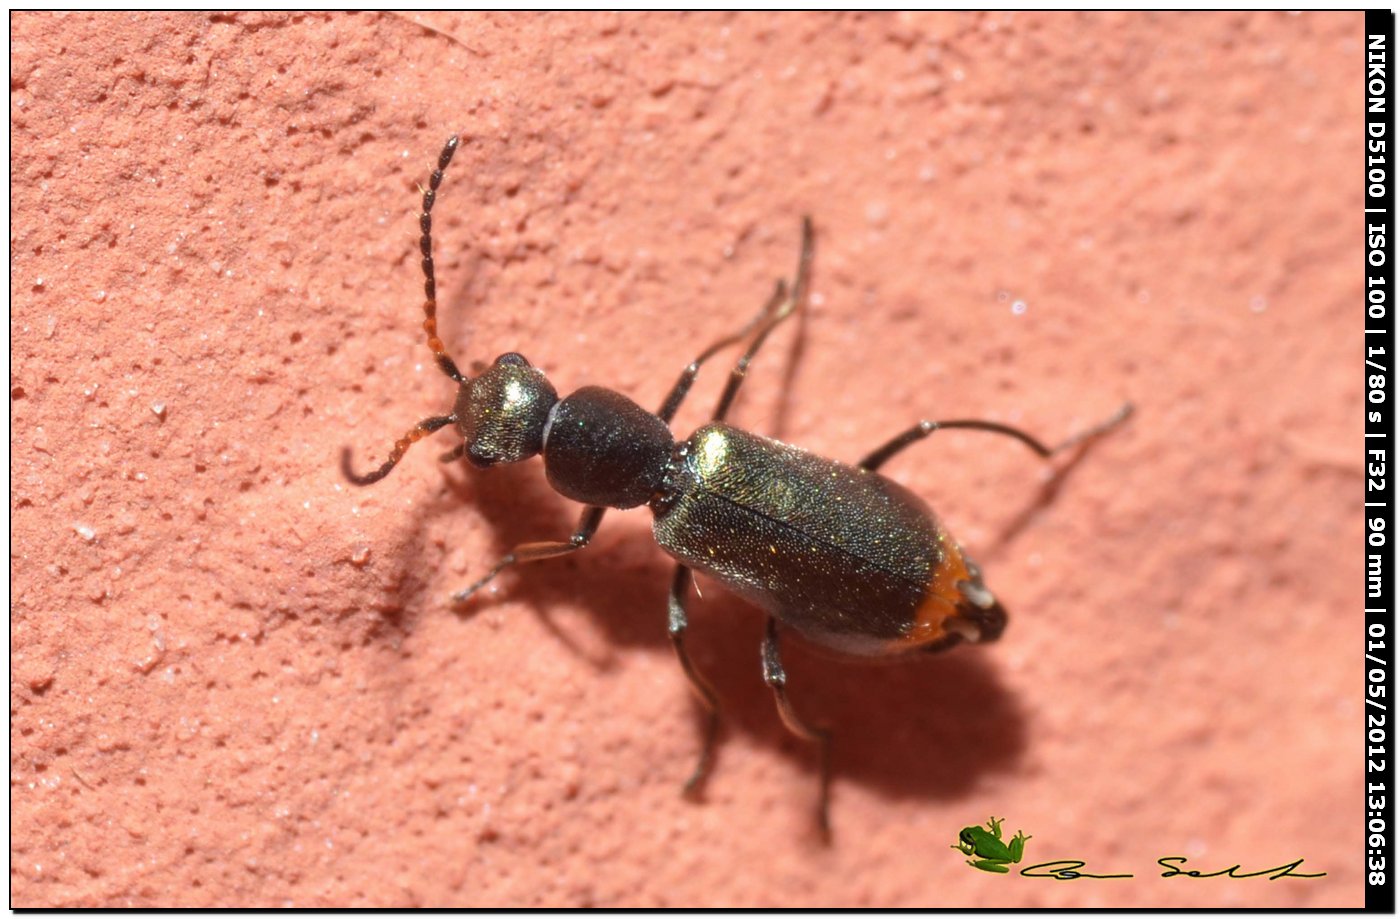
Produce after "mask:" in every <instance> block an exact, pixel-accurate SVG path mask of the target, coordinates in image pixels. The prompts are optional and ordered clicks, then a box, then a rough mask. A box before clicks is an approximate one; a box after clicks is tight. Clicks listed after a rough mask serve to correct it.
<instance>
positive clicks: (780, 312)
mask: <svg viewBox="0 0 1400 919" xmlns="http://www.w3.org/2000/svg"><path fill="white" fill-rule="evenodd" d="M811 276H812V218H810V217H803V218H802V250H801V252H800V253H799V254H798V257H797V274H796V276H794V277H793V279H792V295H791V296H785V289H786V288H785V285H784V284H783V282H782V281H779V282H778V286H777V288H776V289H775V290H774V292H773V301H772V303H774V304H777V306H776V309H774V311H773V313H772V314H771V315H770V316H769V318H768V319H767V321H766V322H764V323H763V325H762V326H760V327H759V330H758V333H757V334H756V335H754V338H753V341H752V342H750V343H749V348H748V350H747V351H745V352H744V354H743V356H742V357H740V358H739V360H738V362H736V363H735V364H734V369H733V370H731V371H730V372H729V382H728V383H727V384H725V387H724V392H723V393H722V394H721V395H720V397H719V405H717V406H715V414H714V417H713V419H712V420H714V421H723V420H724V416H725V415H727V414H729V408H730V406H732V405H733V404H734V397H735V396H737V395H738V394H739V387H740V386H742V385H743V383H744V377H745V376H747V375H748V372H749V363H750V362H751V361H753V357H754V355H755V354H757V353H758V349H759V348H761V347H763V342H764V341H765V340H766V339H767V338H768V333H770V332H772V331H773V329H774V328H776V327H777V325H778V323H780V322H782V321H783V320H784V319H786V318H788V317H789V316H791V315H792V314H793V313H795V312H797V308H798V307H799V306H801V305H802V302H803V301H804V300H806V299H807V287H808V284H809V282H810V280H811Z"/></svg>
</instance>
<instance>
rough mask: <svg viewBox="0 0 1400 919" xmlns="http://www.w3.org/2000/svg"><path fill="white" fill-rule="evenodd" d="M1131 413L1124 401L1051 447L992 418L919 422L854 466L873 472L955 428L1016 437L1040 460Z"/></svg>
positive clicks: (1100, 432)
mask: <svg viewBox="0 0 1400 919" xmlns="http://www.w3.org/2000/svg"><path fill="white" fill-rule="evenodd" d="M1132 413H1133V405H1132V403H1131V402H1129V403H1125V404H1124V405H1123V407H1122V408H1120V409H1118V411H1116V412H1114V413H1113V414H1112V415H1111V416H1110V417H1109V418H1108V420H1106V421H1102V422H1100V423H1099V424H1096V425H1094V426H1093V427H1091V428H1088V429H1087V430H1084V431H1080V432H1079V433H1078V434H1075V435H1073V436H1071V437H1069V438H1068V439H1066V440H1065V441H1063V442H1062V443H1059V444H1056V445H1055V446H1053V447H1048V446H1046V445H1045V444H1043V443H1041V442H1040V441H1039V440H1036V439H1035V438H1034V437H1032V436H1031V435H1029V434H1027V433H1026V432H1025V431H1022V430H1020V429H1018V428H1013V427H1011V426H1010V425H1007V424H1000V423H999V422H996V421H978V420H975V419H960V420H958V421H920V422H919V423H918V424H916V425H914V426H913V427H912V428H910V429H909V430H907V431H905V432H903V433H902V434H900V435H898V436H897V437H894V438H892V439H891V440H890V441H888V442H887V443H885V444H883V445H881V447H880V448H879V449H878V450H875V451H874V452H873V453H871V454H869V455H867V456H866V457H865V459H863V460H861V461H860V462H859V463H858V464H857V465H859V466H860V468H862V469H869V470H870V471H871V472H874V471H875V470H877V469H879V468H880V467H881V466H882V465H884V464H885V462H887V461H888V460H889V459H890V458H891V457H893V456H894V455H895V454H896V453H899V452H900V451H901V450H903V449H904V448H905V447H908V446H911V445H913V444H916V443H918V442H919V441H921V440H923V439H924V438H925V437H928V436H929V435H930V434H932V433H933V432H934V431H948V430H957V429H962V430H965V431H988V432H990V433H992V434H1005V435H1006V436H1007V437H1013V438H1015V439H1016V440H1019V441H1020V442H1021V443H1023V444H1025V445H1026V446H1027V447H1029V448H1030V449H1031V450H1033V451H1035V453H1036V455H1037V456H1040V457H1042V458H1043V459H1049V458H1050V457H1052V456H1054V455H1055V454H1057V453H1063V452H1064V451H1065V450H1068V449H1069V448H1071V447H1074V446H1078V445H1079V444H1083V443H1087V442H1088V441H1091V440H1094V439H1095V438H1098V437H1101V436H1103V435H1104V434H1107V433H1108V432H1109V431H1111V430H1113V429H1114V428H1116V427H1117V426H1118V425H1120V424H1122V423H1123V422H1124V421H1126V420H1127V419H1128V416H1129V415H1131V414H1132Z"/></svg>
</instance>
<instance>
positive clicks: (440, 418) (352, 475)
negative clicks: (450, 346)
mask: <svg viewBox="0 0 1400 919" xmlns="http://www.w3.org/2000/svg"><path fill="white" fill-rule="evenodd" d="M448 360H451V358H448ZM456 420H457V416H456V415H434V416H433V417H432V418H424V419H423V420H422V421H420V422H418V423H417V424H415V425H414V426H413V427H411V428H409V430H408V433H407V434H405V435H404V436H402V437H400V438H399V439H398V440H396V441H394V449H392V450H390V451H389V458H388V459H387V460H385V461H384V464H383V465H382V466H380V467H379V468H378V469H376V470H374V471H373V472H369V473H366V474H365V475H357V474H356V472H355V470H354V469H352V468H350V448H349V447H346V448H345V449H343V450H341V451H340V471H341V473H342V474H344V476H345V477H346V478H347V479H349V480H350V482H351V484H354V485H373V484H374V483H375V482H378V481H379V480H380V479H382V478H384V477H385V476H386V475H388V474H389V470H391V469H393V468H394V467H395V466H397V465H398V464H399V460H401V459H403V455H404V453H406V452H407V451H408V448H409V447H411V446H413V445H414V444H415V443H417V442H418V441H420V440H422V439H423V438H424V437H427V436H428V435H429V434H431V433H433V432H434V431H436V430H439V429H440V428H445V427H447V426H448V425H449V424H452V423H454V422H455V421H456Z"/></svg>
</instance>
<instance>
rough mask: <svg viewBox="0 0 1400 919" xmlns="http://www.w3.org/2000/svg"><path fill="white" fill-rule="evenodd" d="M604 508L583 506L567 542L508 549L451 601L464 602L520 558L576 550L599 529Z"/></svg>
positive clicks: (531, 559) (537, 558)
mask: <svg viewBox="0 0 1400 919" xmlns="http://www.w3.org/2000/svg"><path fill="white" fill-rule="evenodd" d="M606 510H607V508H604V507H588V508H584V511H583V513H582V514H581V515H580V516H579V518H578V528H577V529H576V530H575V531H574V535H573V536H571V537H569V540H568V541H567V542H526V543H521V544H520V545H518V546H516V547H515V548H514V549H512V550H511V551H510V552H509V553H507V555H506V556H505V558H503V559H501V560H500V561H499V562H497V563H496V565H495V567H493V568H492V569H491V570H490V571H488V572H487V573H486V576H485V577H483V578H482V579H481V580H479V581H477V582H476V583H475V584H473V585H471V586H470V587H466V588H463V589H462V590H459V591H457V592H456V593H454V594H453V595H452V601H453V602H454V603H464V602H466V600H467V599H468V598H469V597H471V595H472V594H474V593H476V592H477V591H478V590H480V589H481V588H483V587H485V586H486V585H487V584H489V583H491V581H493V580H494V579H495V577H496V575H498V574H500V573H501V572H502V571H504V570H506V569H507V568H509V567H510V566H511V565H515V564H519V563H520V562H538V561H542V560H543V559H546V558H557V557H558V556H560V555H568V554H569V553H570V552H577V551H578V550H579V549H582V548H583V547H584V546H586V545H588V541H589V540H590V539H592V538H593V534H594V533H596V532H598V524H599V523H601V522H602V520H603V514H604V512H606Z"/></svg>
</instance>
